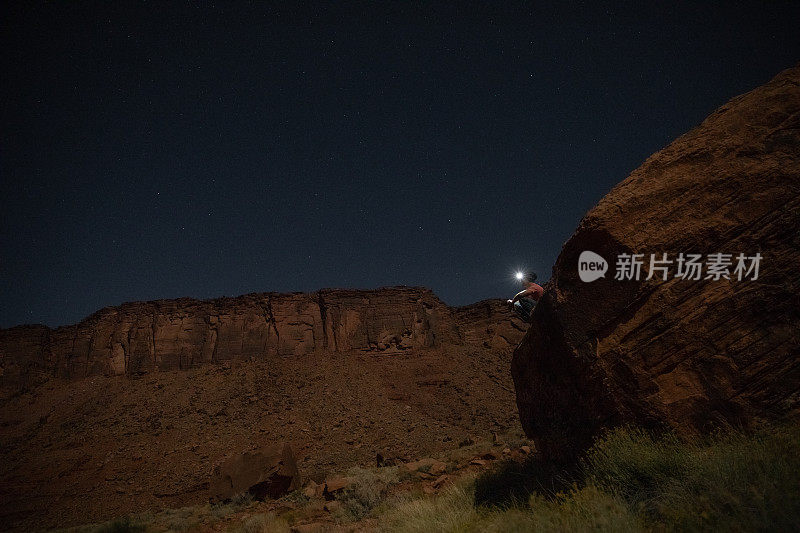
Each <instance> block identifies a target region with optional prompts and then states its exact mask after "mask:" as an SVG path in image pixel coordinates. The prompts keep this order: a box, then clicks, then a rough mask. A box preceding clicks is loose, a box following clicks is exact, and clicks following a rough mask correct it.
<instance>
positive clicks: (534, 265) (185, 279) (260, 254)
mask: <svg viewBox="0 0 800 533" xmlns="http://www.w3.org/2000/svg"><path fill="white" fill-rule="evenodd" d="M6 4H7V5H5V6H4V7H3V8H2V10H3V12H2V19H1V20H0V24H1V25H2V28H1V29H0V40H1V41H2V42H1V44H2V50H3V51H2V54H1V55H2V69H3V72H2V82H0V83H2V134H1V137H0V142H1V143H2V144H1V145H0V165H1V167H0V172H1V174H0V198H1V200H0V201H1V202H2V203H0V290H2V292H1V293H0V327H8V326H12V325H16V324H22V323H43V324H47V325H50V326H57V325H62V324H68V323H73V322H77V321H78V320H80V319H81V318H83V317H85V316H86V315H88V314H90V313H92V312H94V311H95V310H97V309H99V308H101V307H104V306H107V305H117V304H120V303H122V302H124V301H133V300H150V299H158V298H176V297H181V296H192V297H197V298H209V297H217V296H222V295H227V296H235V295H239V294H244V293H248V292H262V291H280V292H284V291H313V290H316V289H319V288H323V287H353V288H375V287H379V286H384V285H424V286H427V287H430V288H432V289H433V290H434V291H435V292H436V293H437V294H438V295H439V296H440V297H441V298H442V299H443V300H444V301H445V302H447V303H448V304H451V305H461V304H467V303H471V302H474V301H477V300H480V299H483V298H489V297H510V296H511V295H512V294H513V293H514V292H516V290H518V287H517V285H516V284H515V282H514V281H513V280H512V277H511V274H512V273H513V271H514V270H516V269H517V268H527V269H529V270H533V271H536V272H538V274H539V276H540V279H542V280H546V279H547V278H548V277H549V276H550V272H551V269H552V265H553V263H554V260H555V258H556V256H557V255H558V253H559V251H560V249H561V246H562V244H563V243H564V242H565V241H566V240H567V239H568V238H569V236H570V235H571V234H572V231H573V230H574V229H575V227H576V226H577V224H578V222H579V220H580V218H581V217H582V216H583V215H584V213H585V212H586V211H587V210H588V209H589V208H591V207H592V206H593V205H594V204H595V203H596V202H597V201H598V200H599V199H600V198H601V197H602V196H603V195H604V194H605V193H607V192H608V191H609V190H610V189H611V187H612V186H613V185H614V184H616V183H617V182H619V181H620V180H622V179H624V178H625V177H626V176H627V175H628V173H630V171H632V170H633V169H634V168H636V167H637V166H639V165H640V164H641V163H642V162H643V161H644V159H645V158H647V157H648V156H649V155H650V154H652V153H653V152H655V151H657V150H659V149H660V148H662V147H663V146H665V145H666V144H667V143H668V142H670V141H671V140H672V139H674V138H675V137H677V136H678V135H680V134H681V133H683V132H685V131H687V130H688V129H690V128H691V127H693V126H695V125H697V124H698V123H699V122H700V121H701V120H702V119H703V118H704V117H705V116H706V115H707V114H708V113H709V112H711V111H712V110H713V109H715V108H716V107H718V106H719V105H721V104H723V103H724V102H725V101H726V100H728V99H729V98H731V97H732V96H735V95H737V94H740V93H743V92H746V91H748V90H750V89H752V88H754V87H756V86H758V85H760V84H762V83H764V82H766V81H768V80H769V79H770V78H771V77H772V76H774V75H775V74H777V73H778V72H779V71H780V70H782V69H784V68H787V67H789V66H792V65H793V64H795V63H796V62H797V61H798V60H800V37H798V33H797V26H798V23H799V22H800V3H797V2H789V3H782V2H768V3H765V4H763V5H762V4H750V5H739V6H738V7H736V6H732V5H731V6H729V5H727V3H726V2H723V3H714V4H713V5H708V6H694V7H691V6H687V7H685V9H682V10H681V11H676V10H674V8H672V7H669V4H671V3H670V2H660V3H658V4H660V5H661V6H660V7H658V8H655V9H654V6H652V5H650V4H655V3H651V2H644V3H641V4H643V5H645V6H647V10H646V11H645V10H643V9H642V8H640V7H639V5H640V3H631V4H615V5H608V6H602V5H600V4H599V3H595V2H590V3H589V4H588V5H579V4H562V3H555V2H554V3H553V4H558V7H557V8H554V9H556V10H550V9H549V8H543V7H541V6H538V5H533V4H531V5H523V6H518V7H509V6H510V4H509V3H507V2H498V3H497V5H496V6H487V5H482V4H481V5H469V4H460V7H453V6H449V5H447V4H429V3H424V4H416V3H415V4H412V3H408V2H398V3H375V4H362V3H357V4H349V5H348V7H341V6H338V7H337V6H335V5H334V6H331V5H328V4H313V5H304V6H303V7H302V8H300V7H294V8H292V9H287V8H272V7H269V6H268V5H259V4H253V3H231V4H229V3H227V2H221V3H219V4H209V3H205V2H200V3H196V4H195V3H177V2H163V3H162V2H158V3H128V2H110V3H108V4H105V3H98V4H94V5H93V4H90V3H86V2H53V3H48V4H38V5H37V4H33V3H30V2H17V4H20V5H17V6H14V5H10V4H14V3H13V2H9V3H6ZM287 5H295V4H294V3H292V2H289V3H287Z"/></svg>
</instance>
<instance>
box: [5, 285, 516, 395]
mask: <svg viewBox="0 0 800 533" xmlns="http://www.w3.org/2000/svg"><path fill="white" fill-rule="evenodd" d="M476 305H477V306H478V307H479V308H480V309H481V312H480V313H479V316H476V317H474V318H475V321H474V322H473V321H472V320H470V321H469V322H468V321H466V319H465V318H463V312H461V313H459V312H458V310H454V309H451V308H450V307H448V306H447V305H445V304H444V303H443V302H441V301H440V300H439V299H438V298H437V297H436V295H434V294H433V292H431V291H430V290H428V289H424V288H409V287H394V288H383V289H377V290H363V291H360V290H339V289H331V290H321V291H318V292H315V293H294V294H276V293H260V294H249V295H245V296H240V297H237V298H220V299H216V300H194V299H189V298H183V299H178V300H159V301H153V302H134V303H126V304H123V305H121V306H118V307H109V308H105V309H102V310H100V311H98V312H97V313H95V314H93V315H91V316H89V317H87V318H86V319H85V320H83V321H81V322H80V323H78V324H75V325H72V326H64V327H60V328H57V329H50V328H47V327H45V326H19V327H14V328H10V329H6V330H0V368H2V376H3V382H4V383H7V384H8V383H18V382H24V381H25V380H26V379H28V378H30V377H31V376H35V375H57V376H61V377H66V378H75V377H83V376H89V375H97V374H105V375H109V374H137V373H142V372H148V371H151V370H156V369H161V370H168V369H182V368H189V367H192V366H196V365H200V364H204V363H210V362H221V361H227V360H258V359H264V358H270V357H290V356H301V355H305V354H309V353H318V352H347V351H351V350H365V351H373V352H376V353H385V354H393V353H401V352H404V351H406V350H410V349H414V348H417V349H419V348H435V347H437V346H441V345H454V344H455V345H458V344H463V343H464V338H465V335H467V334H468V332H472V331H474V330H475V329H476V328H478V329H482V330H484V331H486V329H487V328H489V329H491V327H492V324H499V325H500V327H501V329H502V328H505V329H508V328H511V330H509V332H506V334H505V337H504V338H509V341H508V342H516V341H517V340H518V339H519V338H520V337H521V333H518V335H517V337H516V339H514V338H513V335H514V333H513V332H515V331H516V332H518V331H519V329H518V328H517V329H515V328H513V327H512V326H511V322H512V320H513V319H512V317H511V315H510V313H509V312H508V310H507V309H505V308H504V306H502V305H501V304H500V303H499V302H483V303H481V304H476ZM465 309H469V307H468V308H465ZM503 324H505V325H503ZM504 331H505V330H504ZM473 336H474V335H473ZM493 342H494V341H493Z"/></svg>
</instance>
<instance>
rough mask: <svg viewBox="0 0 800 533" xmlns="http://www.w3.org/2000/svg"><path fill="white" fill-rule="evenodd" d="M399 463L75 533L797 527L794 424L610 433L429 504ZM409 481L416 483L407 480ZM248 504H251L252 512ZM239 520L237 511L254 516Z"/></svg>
mask: <svg viewBox="0 0 800 533" xmlns="http://www.w3.org/2000/svg"><path fill="white" fill-rule="evenodd" d="M407 474H408V473H407V471H406V470H405V469H404V468H402V467H387V468H370V469H363V468H353V469H351V470H350V471H348V472H347V477H349V478H351V479H352V480H353V482H352V483H351V485H350V486H348V488H347V489H345V490H344V491H342V492H341V493H337V495H336V499H337V500H338V501H337V504H338V507H337V509H336V510H335V511H333V512H331V514H329V515H325V514H324V512H323V511H322V506H323V504H324V502H322V501H321V500H309V499H308V498H306V497H305V496H303V495H302V494H301V493H300V492H297V493H294V494H293V495H289V496H286V497H285V499H286V501H287V502H291V503H293V507H294V508H293V509H292V510H289V511H285V512H283V513H281V515H280V516H275V515H273V514H271V513H267V514H258V512H257V511H258V509H257V508H255V507H254V506H255V504H253V502H251V501H250V500H249V498H248V497H247V496H242V497H240V498H236V499H235V500H233V501H231V502H229V503H226V504H216V505H208V504H206V505H203V506H197V507H193V508H185V509H179V510H166V511H162V512H159V513H158V514H156V515H152V516H150V517H149V518H148V516H147V515H146V514H140V515H133V516H131V517H128V518H123V519H119V520H116V521H113V522H108V523H105V524H100V525H92V526H87V527H84V528H77V529H74V531H76V532H77V531H80V532H81V533H83V532H87V533H88V532H89V531H91V532H92V533H96V532H117V531H119V532H126V531H145V530H147V531H165V530H168V531H181V530H196V529H197V528H198V527H199V526H200V525H201V522H202V524H203V527H210V526H211V525H213V526H214V527H217V525H216V524H222V523H223V521H225V522H224V523H226V524H227V525H225V526H224V528H226V530H228V531H241V532H273V531H274V532H279V531H280V532H283V531H288V530H289V528H290V526H294V525H297V524H302V523H307V522H309V521H317V520H319V519H320V517H323V519H326V520H327V522H326V524H328V525H333V523H334V522H336V523H338V526H341V527H344V528H345V529H346V528H348V527H353V528H355V529H358V527H359V524H361V525H364V524H368V526H369V527H368V528H367V529H370V530H372V529H374V528H376V527H377V528H379V529H381V530H383V531H391V532H397V533H417V532H419V533H422V532H428V531H442V532H453V533H456V532H457V533H461V532H464V533H467V532H484V531H485V532H508V533H514V532H551V531H556V532H562V531H563V532H573V531H576V532H583V531H586V532H589V531H601V532H622V533H626V532H645V531H647V532H650V531H659V532H661V531H680V532H683V531H689V532H693V531H726V532H727V531H739V532H745V531H794V530H798V529H800V425H797V424H784V425H777V426H769V427H767V426H765V427H762V428H760V429H758V430H755V431H749V432H741V431H728V432H724V433H722V432H720V433H717V434H715V435H712V436H708V437H704V438H697V439H692V440H685V439H681V438H678V437H677V436H675V435H673V434H669V433H667V434H660V435H654V434H652V433H650V432H647V431H644V430H642V429H637V428H619V429H616V430H614V431H611V432H609V433H607V434H606V435H605V436H603V437H602V438H600V439H599V440H597V441H596V442H595V445H594V446H593V447H592V448H591V449H590V450H589V451H588V452H587V453H586V455H585V456H584V457H583V459H582V460H581V461H580V462H578V463H577V464H572V465H570V466H568V467H567V466H565V465H559V464H553V463H548V462H545V461H543V460H542V459H541V458H538V457H537V456H536V455H533V456H531V457H529V458H528V459H527V460H526V461H524V462H521V463H520V462H511V461H499V462H498V463H497V464H496V465H495V467H494V468H493V469H492V470H490V471H488V472H485V473H483V474H481V475H480V476H478V477H477V478H470V477H462V478H461V479H457V480H456V481H455V482H454V483H453V484H451V485H449V486H446V487H445V488H444V489H443V490H442V491H441V492H440V493H439V494H437V495H435V496H429V495H425V494H424V493H423V492H422V490H421V485H419V484H418V485H413V484H412V487H415V488H412V489H410V490H401V491H398V490H397V489H398V487H401V486H402V484H403V481H404V479H407ZM412 477H413V476H412ZM256 507H257V506H256ZM253 511H256V513H255V514H247V515H243V516H242V517H241V518H238V521H237V515H238V514H240V513H253Z"/></svg>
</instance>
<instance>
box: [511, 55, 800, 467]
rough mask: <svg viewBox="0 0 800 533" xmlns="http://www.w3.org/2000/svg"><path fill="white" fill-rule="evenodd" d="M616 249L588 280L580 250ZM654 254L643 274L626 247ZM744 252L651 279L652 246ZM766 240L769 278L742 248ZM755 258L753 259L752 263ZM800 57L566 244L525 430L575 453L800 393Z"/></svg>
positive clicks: (522, 379) (712, 421)
mask: <svg viewBox="0 0 800 533" xmlns="http://www.w3.org/2000/svg"><path fill="white" fill-rule="evenodd" d="M586 250H590V251H593V252H595V253H597V254H599V255H600V256H602V257H603V258H604V259H606V260H607V261H608V264H609V272H607V273H606V275H605V277H601V278H599V279H597V280H596V281H592V282H584V281H581V280H580V277H579V272H578V258H579V256H580V254H581V253H582V252H583V251H586ZM639 253H641V254H644V261H645V264H644V266H643V267H642V275H641V277H640V279H639V280H636V279H633V280H625V281H620V280H616V279H615V273H616V262H617V258H618V256H619V254H639ZM664 253H667V254H668V258H669V259H672V260H676V259H677V258H678V254H680V253H684V254H689V253H693V254H702V258H703V261H704V262H705V261H706V260H707V259H708V257H707V254H715V253H730V254H733V258H732V260H733V262H734V265H733V266H731V268H730V270H731V274H732V275H731V279H730V280H727V279H724V278H722V279H720V280H714V279H705V276H706V274H707V271H706V272H704V273H703V279H700V280H687V279H682V278H676V277H675V275H676V274H677V264H675V263H673V264H672V265H671V267H670V271H669V273H668V276H667V279H666V280H664V279H662V272H661V271H655V273H656V275H654V276H653V278H652V279H650V280H647V279H646V277H647V275H648V271H649V270H650V268H649V267H650V265H649V258H650V254H656V257H657V258H662V255H661V254H664ZM739 253H743V254H745V255H746V256H748V257H749V256H754V255H755V254H756V253H760V254H761V256H762V259H761V264H760V272H759V275H758V278H757V279H755V280H753V279H752V278H753V275H752V273H751V274H750V275H749V276H745V279H743V280H741V281H740V280H738V279H737V276H735V275H733V270H734V266H735V263H736V256H737V255H738V254H739ZM748 266H749V263H748ZM798 295H800V66H797V67H794V68H791V69H788V70H786V71H784V72H782V73H780V74H779V75H778V76H776V77H775V78H774V79H773V80H771V81H770V82H769V83H767V84H766V85H764V86H762V87H759V88H757V89H755V90H753V91H751V92H749V93H747V94H744V95H742V96H738V97H736V98H734V99H732V100H731V101H730V102H728V103H727V104H725V105H723V106H722V107H720V108H719V109H717V110H716V111H715V112H714V113H712V114H711V115H710V116H709V117H708V118H706V119H705V120H704V121H703V122H702V123H701V124H700V125H699V126H698V127H696V128H695V129H693V130H692V131H690V132H689V133H687V134H685V135H683V136H681V137H679V138H678V139H677V140H675V141H674V142H673V143H672V144H670V145H669V146H667V147H666V148H664V149H663V150H661V151H660V152H658V153H656V154H655V155H653V156H651V157H650V158H649V159H648V160H647V161H645V163H644V164H643V165H642V166H641V167H640V168H638V169H637V170H635V171H634V172H633V173H632V174H631V175H630V176H629V177H628V178H627V179H625V180H624V181H623V182H621V183H620V184H619V185H617V186H616V187H615V188H614V189H613V190H612V191H611V192H610V193H609V194H608V195H607V196H606V197H605V198H603V199H602V200H601V201H600V202H599V204H598V205H597V206H596V207H595V208H594V209H592V210H591V211H589V213H588V214H587V215H586V216H585V217H584V219H583V220H582V221H581V223H580V225H579V227H578V229H577V230H576V232H575V234H574V235H573V236H572V237H571V238H570V239H569V241H568V242H567V243H566V244H565V245H564V247H563V249H562V251H561V254H560V255H559V257H558V259H557V261H556V264H555V266H554V269H553V277H552V279H551V281H550V283H549V284H548V286H547V287H546V291H545V294H544V297H543V298H542V301H541V302H540V303H539V305H538V306H537V307H536V310H535V312H534V321H533V324H532V326H531V328H530V329H529V331H528V332H527V334H526V335H525V337H524V338H523V340H522V342H521V343H520V345H519V346H518V348H517V349H516V351H515V352H514V357H513V362H512V374H513V378H514V383H515V387H516V393H517V405H518V408H519V414H520V419H521V421H522V425H523V427H524V429H525V432H526V433H527V434H528V435H529V436H530V437H532V438H534V439H535V440H536V443H537V447H538V448H539V449H540V450H541V451H542V452H543V453H545V454H546V455H547V456H550V457H562V458H568V457H574V456H575V455H576V454H577V453H579V452H580V451H582V450H584V449H585V448H586V447H587V446H589V445H590V444H591V442H592V439H593V438H594V437H595V436H596V435H597V434H598V433H599V432H600V431H601V430H602V429H603V428H607V427H610V426H613V425H618V424H624V423H633V424H640V425H644V426H649V427H653V426H657V427H671V428H674V429H675V430H677V431H678V432H684V433H696V432H699V431H704V430H707V429H709V428H711V427H714V426H716V425H718V424H720V423H722V424H733V425H737V426H738V425H747V424H748V423H750V422H752V421H753V420H756V419H760V418H773V417H780V416H786V415H787V414H789V415H791V414H793V413H796V412H797V410H798V405H800V404H799V401H800V357H798V356H799V355H800V297H799V296H798Z"/></svg>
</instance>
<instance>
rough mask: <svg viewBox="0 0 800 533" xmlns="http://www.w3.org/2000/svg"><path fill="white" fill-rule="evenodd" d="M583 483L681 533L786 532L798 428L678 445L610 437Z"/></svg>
mask: <svg viewBox="0 0 800 533" xmlns="http://www.w3.org/2000/svg"><path fill="white" fill-rule="evenodd" d="M585 468H586V474H587V483H589V484H592V485H594V486H596V487H598V488H599V489H600V490H604V491H606V492H608V493H612V494H616V495H619V496H620V497H622V498H623V499H624V500H625V501H626V502H628V504H629V505H630V506H632V507H633V508H635V509H637V510H638V511H639V512H640V513H641V514H642V515H643V516H644V517H645V518H646V519H647V520H649V521H650V522H652V523H659V524H663V526H664V527H665V528H666V529H670V530H679V531H708V530H718V531H788V530H792V529H795V528H796V527H797V524H800V484H799V483H798V482H797V479H798V476H800V427H798V426H797V425H794V424H791V425H781V426H774V427H765V428H762V429H760V430H758V431H756V432H751V433H742V432H737V431H729V432H726V433H718V434H716V435H713V436H711V437H709V438H706V439H701V440H696V441H693V442H683V441H681V440H679V439H678V438H676V437H674V436H671V435H666V436H661V437H659V438H654V437H653V436H652V435H650V434H648V433H646V432H643V431H640V430H631V429H621V430H616V431H613V432H611V433H609V434H608V435H607V436H606V437H605V438H603V439H602V440H600V441H598V443H597V444H596V445H595V447H594V448H593V449H592V450H591V452H590V453H589V454H588V456H587V459H586V461H585Z"/></svg>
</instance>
